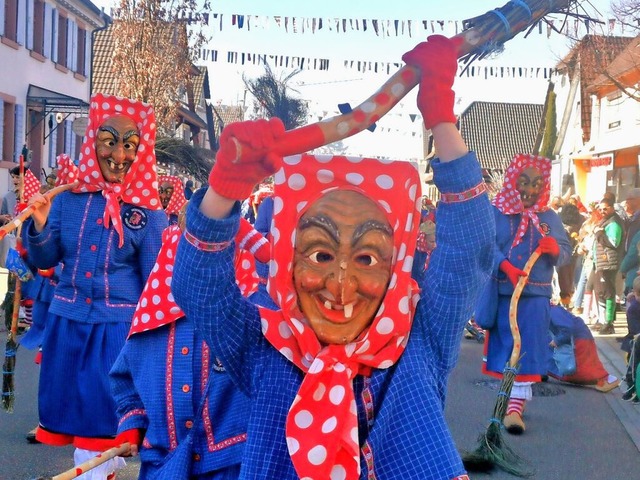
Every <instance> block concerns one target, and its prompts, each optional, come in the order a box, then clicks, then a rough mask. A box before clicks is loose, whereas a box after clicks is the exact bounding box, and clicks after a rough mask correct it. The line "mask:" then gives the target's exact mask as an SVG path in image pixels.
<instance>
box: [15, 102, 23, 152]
mask: <svg viewBox="0 0 640 480" xmlns="http://www.w3.org/2000/svg"><path fill="white" fill-rule="evenodd" d="M15 126H16V128H15V130H14V132H13V133H14V135H15V136H14V139H15V141H14V142H13V149H14V157H15V158H14V162H17V161H19V160H20V153H22V144H23V143H24V106H23V105H18V104H16V119H15Z"/></svg>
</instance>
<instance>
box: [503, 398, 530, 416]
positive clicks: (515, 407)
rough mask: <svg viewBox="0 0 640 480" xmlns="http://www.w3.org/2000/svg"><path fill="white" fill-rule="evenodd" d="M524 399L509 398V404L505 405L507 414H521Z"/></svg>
mask: <svg viewBox="0 0 640 480" xmlns="http://www.w3.org/2000/svg"><path fill="white" fill-rule="evenodd" d="M525 403H526V400H525V399H523V398H510V399H509V405H507V415H509V414H511V413H517V414H518V415H520V416H522V412H524V404H525Z"/></svg>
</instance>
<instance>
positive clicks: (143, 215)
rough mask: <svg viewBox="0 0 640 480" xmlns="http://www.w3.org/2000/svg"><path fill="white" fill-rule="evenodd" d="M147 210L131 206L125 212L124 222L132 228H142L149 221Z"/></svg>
mask: <svg viewBox="0 0 640 480" xmlns="http://www.w3.org/2000/svg"><path fill="white" fill-rule="evenodd" d="M148 220H149V219H148V217H147V212H145V211H144V210H143V209H141V208H138V207H131V208H130V209H129V210H127V211H126V212H124V224H125V225H126V226H127V228H130V229H131V230H140V229H142V228H144V227H145V225H146V224H147V221H148Z"/></svg>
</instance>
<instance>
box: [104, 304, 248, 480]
mask: <svg viewBox="0 0 640 480" xmlns="http://www.w3.org/2000/svg"><path fill="white" fill-rule="evenodd" d="M109 375H110V379H111V390H112V392H113V396H114V398H115V400H116V404H117V405H118V418H119V426H118V432H122V431H125V430H129V429H132V428H140V429H144V430H146V432H145V436H144V441H143V443H142V447H141V448H140V459H141V461H142V463H143V468H142V469H141V476H140V478H141V479H142V478H149V479H153V478H154V471H155V469H156V468H158V467H159V466H160V465H162V464H163V462H164V461H165V459H166V457H167V455H168V454H169V453H170V452H171V451H173V450H174V449H175V448H176V447H177V445H178V444H179V443H181V442H183V441H184V439H185V437H186V436H187V434H188V432H189V430H190V429H191V428H196V430H195V432H194V433H195V434H194V437H193V446H192V458H193V462H192V473H193V474H194V475H199V474H203V473H205V472H214V471H223V470H225V469H229V468H235V471H236V472H237V469H238V468H239V465H240V461H241V459H242V452H243V449H244V445H245V441H246V438H247V434H246V431H247V418H248V415H249V399H248V398H247V397H246V396H245V395H244V394H242V393H240V391H239V390H238V389H237V388H236V387H235V386H234V384H233V382H232V381H231V378H230V376H229V374H228V373H227V372H226V371H225V369H224V367H223V366H222V364H221V363H220V361H219V360H218V359H217V358H216V357H215V356H214V355H213V354H211V353H210V350H209V348H208V347H207V346H206V344H205V343H204V341H203V339H202V336H201V335H200V334H199V333H198V332H197V331H196V330H195V329H194V328H193V325H192V324H191V322H189V321H188V320H186V319H185V318H184V317H182V318H181V319H179V320H177V321H176V322H173V323H171V324H168V325H164V326H162V327H159V328H156V329H154V330H149V331H146V332H141V333H137V334H135V335H132V336H131V337H130V338H129V339H128V340H127V343H126V344H125V346H124V348H123V349H122V351H121V352H120V355H119V356H118V359H117V360H116V363H115V364H114V366H113V368H112V370H111V372H110V374H109ZM207 381H211V382H213V383H212V385H211V386H210V388H209V396H208V401H207V403H206V406H205V408H204V410H203V412H202V418H198V419H197V418H194V417H195V416H196V414H197V412H198V407H199V406H200V402H201V399H202V392H203V389H204V387H205V385H206V382H207ZM143 474H144V475H143ZM236 474H237V473H236ZM176 478H177V477H176Z"/></svg>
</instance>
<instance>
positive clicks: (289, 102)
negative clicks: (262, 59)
mask: <svg viewBox="0 0 640 480" xmlns="http://www.w3.org/2000/svg"><path fill="white" fill-rule="evenodd" d="M298 73H300V70H295V71H293V72H292V73H290V74H289V75H287V76H286V77H284V78H281V79H278V78H276V76H275V75H274V73H273V70H271V67H270V66H269V65H268V64H266V65H265V73H264V75H262V76H260V77H258V78H256V79H254V80H250V79H247V78H246V77H244V76H243V77H242V80H243V82H244V84H245V86H246V87H247V90H249V92H251V94H252V95H253V96H254V97H255V99H256V101H257V102H258V105H259V109H261V110H262V111H259V112H258V114H257V116H258V117H266V118H272V117H278V118H279V119H280V120H282V123H284V128H285V129H287V130H291V129H292V128H296V127H299V126H300V125H303V124H305V123H306V122H307V118H308V115H309V108H308V106H307V103H306V102H305V101H304V100H301V99H299V98H294V97H292V96H290V95H289V92H290V91H294V90H292V89H291V88H290V87H289V85H288V82H289V81H290V80H291V79H292V78H293V77H294V76H295V75H297V74H298ZM296 93H298V92H296Z"/></svg>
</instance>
